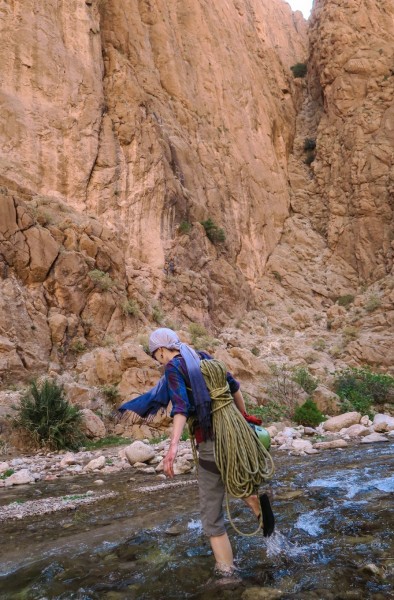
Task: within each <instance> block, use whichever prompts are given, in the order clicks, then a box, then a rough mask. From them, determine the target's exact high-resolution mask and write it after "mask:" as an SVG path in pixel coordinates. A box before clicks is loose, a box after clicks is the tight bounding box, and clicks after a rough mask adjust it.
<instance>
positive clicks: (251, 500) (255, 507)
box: [243, 495, 261, 517]
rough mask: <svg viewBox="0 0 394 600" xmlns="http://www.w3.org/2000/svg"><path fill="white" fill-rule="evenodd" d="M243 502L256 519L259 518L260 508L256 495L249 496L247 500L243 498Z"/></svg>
mask: <svg viewBox="0 0 394 600" xmlns="http://www.w3.org/2000/svg"><path fill="white" fill-rule="evenodd" d="M243 501H244V502H245V504H247V505H248V506H249V508H250V509H252V511H253V513H254V514H255V515H256V517H259V516H260V512H261V507H260V502H259V499H258V497H257V495H253V496H249V497H248V498H243Z"/></svg>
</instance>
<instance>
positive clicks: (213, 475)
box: [198, 442, 235, 575]
mask: <svg viewBox="0 0 394 600" xmlns="http://www.w3.org/2000/svg"><path fill="white" fill-rule="evenodd" d="M213 447H214V444H213V442H203V443H201V444H199V467H198V487H199V494H200V510H201V521H202V525H203V529H204V533H205V534H206V535H207V536H208V538H209V542H210V544H211V548H212V552H213V555H214V557H215V561H216V571H217V572H218V573H220V574H223V575H231V574H232V573H233V572H234V569H235V567H234V562H233V551H232V548H231V544H230V540H229V538H228V535H227V533H226V529H225V526H224V512H223V499H224V494H225V488H224V484H223V482H222V478H221V476H220V472H219V470H218V468H217V467H216V463H215V460H214V451H213Z"/></svg>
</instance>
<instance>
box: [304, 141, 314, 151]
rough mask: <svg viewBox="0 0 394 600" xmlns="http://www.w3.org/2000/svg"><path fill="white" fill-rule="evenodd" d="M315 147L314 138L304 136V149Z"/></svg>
mask: <svg viewBox="0 0 394 600" xmlns="http://www.w3.org/2000/svg"><path fill="white" fill-rule="evenodd" d="M315 148H316V140H315V139H314V138H305V142H304V150H305V152H306V151H307V150H314V149H315Z"/></svg>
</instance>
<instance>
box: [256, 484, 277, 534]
mask: <svg viewBox="0 0 394 600" xmlns="http://www.w3.org/2000/svg"><path fill="white" fill-rule="evenodd" d="M259 500H260V507H261V514H262V517H263V535H264V537H269V536H270V535H272V534H273V533H274V530H275V517H274V513H273V512H272V508H271V502H270V500H269V498H268V496H267V494H261V496H259Z"/></svg>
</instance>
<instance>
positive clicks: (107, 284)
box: [88, 269, 115, 291]
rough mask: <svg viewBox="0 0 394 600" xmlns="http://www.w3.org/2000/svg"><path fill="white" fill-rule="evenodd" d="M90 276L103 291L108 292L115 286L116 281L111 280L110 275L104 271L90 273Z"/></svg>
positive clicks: (96, 270)
mask: <svg viewBox="0 0 394 600" xmlns="http://www.w3.org/2000/svg"><path fill="white" fill-rule="evenodd" d="M88 275H89V277H90V279H91V280H92V281H93V283H94V284H96V285H97V286H98V287H99V288H100V289H101V290H104V291H107V290H109V289H111V288H112V287H113V286H114V285H115V282H114V280H113V279H111V277H110V276H109V275H108V273H104V271H100V270H99V269H93V271H89V273H88Z"/></svg>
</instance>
